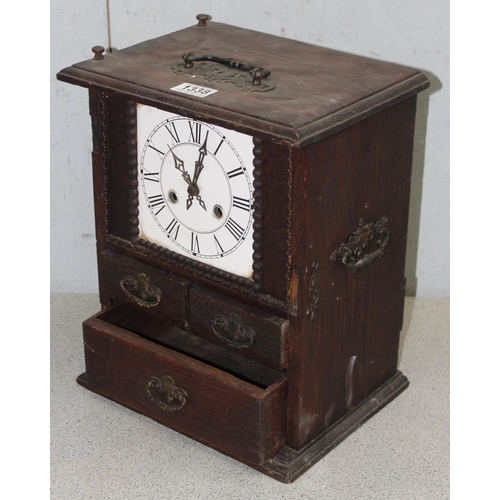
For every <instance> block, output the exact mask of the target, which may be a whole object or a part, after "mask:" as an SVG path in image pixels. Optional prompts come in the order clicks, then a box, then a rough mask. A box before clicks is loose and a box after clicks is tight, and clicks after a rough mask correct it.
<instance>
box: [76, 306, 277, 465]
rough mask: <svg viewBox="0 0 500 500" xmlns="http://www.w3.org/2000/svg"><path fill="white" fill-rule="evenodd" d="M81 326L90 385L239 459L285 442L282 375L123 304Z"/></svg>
mask: <svg viewBox="0 0 500 500" xmlns="http://www.w3.org/2000/svg"><path fill="white" fill-rule="evenodd" d="M123 325H127V328H126V329H125V328H124V327H123ZM83 332H84V343H85V363H86V373H85V374H83V375H82V376H81V377H80V378H79V382H80V383H81V384H82V385H84V386H85V387H87V388H88V389H90V390H91V391H94V392H96V393H99V394H101V395H103V396H106V397H109V398H110V399H113V400H114V401H117V402H119V403H121V404H123V405H125V406H127V407H129V408H132V409H134V410H136V411H138V412H139V413H142V414H144V415H147V416H149V417H151V418H153V419H155V420H157V421H158V422H161V423H162V424H164V425H166V426H168V427H170V428H172V429H174V430H176V431H179V432H181V433H183V434H186V435H187V436H190V437H192V438H194V439H196V440H198V441H201V442H203V443H205V444H207V445H209V446H211V447H213V448H215V449H218V450H219V451H221V452H223V453H226V454H227V455H229V456H232V457H234V458H236V459H238V460H241V461H244V462H249V463H254V464H263V463H264V462H265V461H266V460H268V459H269V458H270V457H271V456H272V455H273V454H274V453H275V452H276V451H277V450H278V449H279V448H280V447H281V446H282V445H284V443H285V433H286V388H287V376H286V375H285V374H283V373H281V372H279V371H277V370H274V369H271V368H269V367H266V366H263V365H261V364H259V363H257V362H255V361H253V360H250V359H248V358H245V357H243V356H241V355H239V354H237V353H234V352H231V351H228V350H227V349H225V348H223V347H220V346H217V345H214V344H212V343H210V342H207V341H205V340H204V339H201V338H198V337H196V336H193V335H191V334H189V333H187V332H185V331H183V330H181V329H180V328H178V327H176V326H173V325H171V324H169V323H167V322H165V321H164V320H162V319H160V318H158V317H155V316H152V315H150V314H148V313H147V312H145V311H140V310H137V309H135V308H129V307H127V306H124V305H117V306H114V307H112V308H109V309H106V310H104V311H102V312H100V313H98V314H96V315H94V316H92V317H91V318H89V319H88V320H86V321H85V322H84V323H83ZM229 430H230V432H229Z"/></svg>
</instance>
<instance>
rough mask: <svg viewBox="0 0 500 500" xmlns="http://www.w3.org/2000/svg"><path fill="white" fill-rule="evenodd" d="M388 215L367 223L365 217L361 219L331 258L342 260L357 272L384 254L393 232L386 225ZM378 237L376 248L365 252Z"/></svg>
mask: <svg viewBox="0 0 500 500" xmlns="http://www.w3.org/2000/svg"><path fill="white" fill-rule="evenodd" d="M386 224H387V217H382V218H381V219H380V220H378V221H377V222H370V223H368V224H365V222H364V220H363V219H359V222H358V228H357V229H356V231H354V232H353V233H352V234H351V236H349V239H348V240H347V242H346V243H343V244H342V245H340V247H339V248H338V249H337V250H335V251H334V252H333V253H332V254H331V255H330V260H332V261H334V260H340V261H341V262H342V264H344V266H345V267H346V269H348V270H349V271H351V273H353V274H354V273H355V272H356V271H357V270H358V269H361V268H362V267H364V266H367V265H369V264H371V263H372V262H373V261H374V260H375V259H377V258H380V257H382V256H383V255H384V250H385V248H386V247H387V245H388V244H389V239H390V237H391V233H390V231H389V229H387V227H386ZM376 236H380V237H381V238H380V239H377V240H376V242H375V244H376V250H375V251H373V252H371V253H364V252H365V249H366V247H367V246H368V245H370V244H372V242H373V240H374V238H375V237H376Z"/></svg>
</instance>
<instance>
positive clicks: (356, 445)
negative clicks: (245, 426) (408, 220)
mask: <svg viewBox="0 0 500 500" xmlns="http://www.w3.org/2000/svg"><path fill="white" fill-rule="evenodd" d="M449 307H450V303H449V300H448V299H423V298H418V299H414V298H408V299H407V301H406V309H405V322H404V327H403V331H402V337H401V349H400V363H399V368H400V370H401V371H402V372H403V373H404V374H405V375H406V376H407V377H408V379H409V380H410V387H409V388H408V389H407V390H406V391H405V392H404V393H403V394H401V395H400V396H399V397H398V398H396V399H395V400H394V401H393V402H392V403H390V404H389V405H388V406H387V407H386V408H384V409H383V410H382V411H381V412H379V413H378V414H377V415H375V416H374V417H373V418H372V419H371V420H369V421H368V422H367V423H366V424H364V425H363V426H362V427H361V428H360V429H359V430H357V431H356V432H355V433H354V434H352V435H351V436H349V437H348V438H347V440H345V441H344V442H342V443H341V444H340V445H339V446H338V447H337V448H335V449H334V450H333V451H331V452H330V453H329V454H328V455H327V456H326V457H325V458H323V459H322V460H321V461H320V462H318V463H317V464H316V465H315V466H314V467H313V468H312V469H310V470H309V471H308V472H307V473H306V474H304V475H303V476H301V477H300V478H299V479H298V480H297V481H295V482H294V483H292V484H291V485H286V484H282V483H280V482H278V481H276V480H274V479H271V478H269V477H267V476H265V475H263V474H261V473H259V472H256V471H254V470H253V469H250V468H248V467H246V466H244V465H242V464H240V463H238V462H236V461H234V460H232V459H231V458H228V457H226V456H225V455H222V454H220V453H218V452H216V451H214V450H212V449H210V448H207V447H206V446H203V445H201V444H199V443H197V442H196V441H193V440H192V439H189V438H187V437H185V436H182V435H180V434H178V433H176V432H173V431H171V430H170V429H168V428H165V427H163V426H162V425H160V424H158V423H156V422H154V421H152V420H150V419H148V418H147V417H144V416H141V415H139V414H137V413H135V412H133V411H131V410H129V409H127V408H124V407H123V406H120V405H119V404H116V403H114V402H112V401H109V400H107V399H104V398H102V397H99V396H97V395H95V394H93V393H91V392H89V391H87V390H85V389H83V388H81V387H80V386H79V385H77V384H76V382H75V378H76V377H77V376H78V375H80V373H82V372H83V371H84V369H85V368H84V360H83V341H82V332H81V323H82V321H83V320H85V319H86V318H87V317H89V316H91V315H92V314H94V313H95V312H97V311H98V310H99V301H98V297H97V295H93V294H52V295H51V498H52V499H54V500H76V499H79V500H80V499H81V500H84V499H85V500H87V499H96V500H107V499H110V500H111V499H120V500H128V499H130V500H156V499H158V500H163V499H172V500H175V499H184V500H191V499H203V500H207V499H214V500H216V499H217V500H219V499H220V500H226V499H234V500H245V499H252V500H253V499H255V500H258V499H266V500H267V499H269V500H274V499H286V500H293V499H311V500H321V499H331V500H337V499H342V500H350V499H356V500H364V499H370V500H379V499H380V500H392V499H394V500H407V499H408V500H409V499H415V500H417V499H418V500H437V499H445V498H449V461H450V455H449V448H450V442H449V433H450V423H449V422H450V419H449V406H450V399H449V384H450V381H449Z"/></svg>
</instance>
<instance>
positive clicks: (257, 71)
mask: <svg viewBox="0 0 500 500" xmlns="http://www.w3.org/2000/svg"><path fill="white" fill-rule="evenodd" d="M182 59H184V67H185V68H192V67H193V66H194V63H195V62H202V61H210V62H214V63H217V64H222V65H224V66H228V67H229V68H234V69H238V70H240V71H247V72H248V73H250V74H251V75H252V85H260V84H261V82H262V79H263V78H267V77H268V76H269V75H270V74H271V71H269V70H268V69H265V68H261V67H259V66H252V65H251V64H248V63H246V62H243V61H240V60H238V59H232V58H230V57H220V56H213V55H203V56H196V57H195V56H194V54H193V53H192V52H187V53H186V54H184V55H183V56H182Z"/></svg>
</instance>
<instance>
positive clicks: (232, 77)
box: [172, 52, 276, 92]
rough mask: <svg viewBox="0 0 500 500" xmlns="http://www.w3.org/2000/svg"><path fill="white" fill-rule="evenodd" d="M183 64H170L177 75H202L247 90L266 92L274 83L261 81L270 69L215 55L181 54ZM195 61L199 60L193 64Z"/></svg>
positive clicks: (211, 80) (209, 79)
mask: <svg viewBox="0 0 500 500" xmlns="http://www.w3.org/2000/svg"><path fill="white" fill-rule="evenodd" d="M182 59H183V60H184V64H182V63H180V64H177V65H174V66H172V70H173V72H174V73H176V74H178V75H190V76H202V77H203V78H204V79H205V80H207V81H209V82H218V83H233V84H234V85H237V86H238V87H240V89H241V90H244V91H247V92H268V91H270V90H274V89H275V88H276V85H275V84H274V83H271V82H269V81H263V80H264V79H265V78H268V77H269V76H270V75H271V71H269V70H268V69H265V68H261V67H259V66H253V65H252V64H249V63H246V62H244V61H240V60H237V59H232V58H229V57H220V56H215V55H202V56H197V57H195V56H194V54H193V53H192V52H187V53H185V54H184V55H183V56H182ZM195 62H199V63H200V64H197V65H196V66H195V64H194V63H195Z"/></svg>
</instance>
